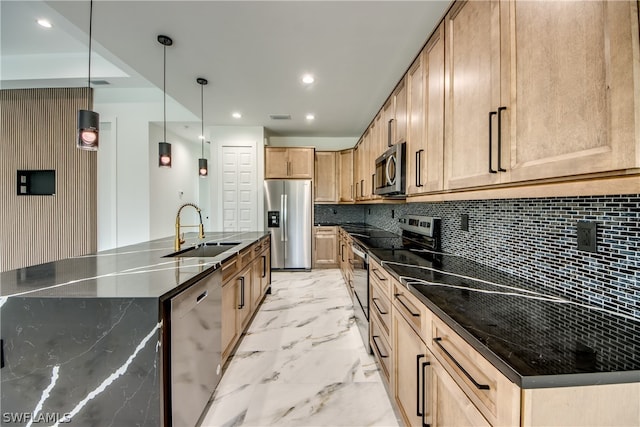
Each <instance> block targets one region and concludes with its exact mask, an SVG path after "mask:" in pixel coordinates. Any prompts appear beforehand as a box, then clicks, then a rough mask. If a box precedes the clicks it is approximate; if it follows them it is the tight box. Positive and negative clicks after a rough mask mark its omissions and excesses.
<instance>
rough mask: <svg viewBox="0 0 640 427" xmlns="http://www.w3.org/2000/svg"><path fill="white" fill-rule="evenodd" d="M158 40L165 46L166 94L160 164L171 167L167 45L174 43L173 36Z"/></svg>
mask: <svg viewBox="0 0 640 427" xmlns="http://www.w3.org/2000/svg"><path fill="white" fill-rule="evenodd" d="M158 42H159V43H160V44H161V45H162V46H163V56H164V62H163V80H162V93H163V94H164V116H163V117H164V118H163V122H162V123H163V129H164V138H163V140H162V142H159V143H158V166H160V167H164V168H170V167H171V144H169V143H168V142H167V46H171V45H172V44H173V40H171V37H168V36H163V35H160V36H158Z"/></svg>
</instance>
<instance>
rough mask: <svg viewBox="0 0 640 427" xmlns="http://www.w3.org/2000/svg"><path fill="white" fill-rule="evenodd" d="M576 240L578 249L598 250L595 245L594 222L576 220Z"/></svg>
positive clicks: (595, 229) (595, 228)
mask: <svg viewBox="0 0 640 427" xmlns="http://www.w3.org/2000/svg"><path fill="white" fill-rule="evenodd" d="M576 228H577V236H576V237H577V240H578V250H579V251H585V252H598V248H597V245H596V231H597V227H596V223H595V222H589V221H578V224H577V226H576Z"/></svg>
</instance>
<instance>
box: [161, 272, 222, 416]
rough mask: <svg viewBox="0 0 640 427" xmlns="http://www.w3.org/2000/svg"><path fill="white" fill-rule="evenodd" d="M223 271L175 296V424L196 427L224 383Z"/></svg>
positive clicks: (173, 351)
mask: <svg viewBox="0 0 640 427" xmlns="http://www.w3.org/2000/svg"><path fill="white" fill-rule="evenodd" d="M221 330H222V272H221V270H220V269H218V270H216V271H214V272H213V273H211V274H210V275H208V276H206V277H204V278H203V279H201V280H199V281H198V282H196V283H195V284H193V285H192V286H190V287H189V288H188V289H186V290H185V291H183V292H181V293H180V294H178V295H176V296H175V297H173V298H172V299H171V326H170V334H171V350H170V355H171V356H170V357H171V362H170V366H171V420H172V421H171V424H172V425H173V426H174V427H183V426H188V427H193V426H195V425H196V422H197V421H198V419H199V418H200V415H201V414H202V412H203V411H204V408H205V407H206V406H207V403H208V401H209V398H210V397H211V395H212V393H213V391H214V389H215V388H216V386H217V385H218V382H220V376H221V367H220V360H221V359H220V358H221V347H222V341H221Z"/></svg>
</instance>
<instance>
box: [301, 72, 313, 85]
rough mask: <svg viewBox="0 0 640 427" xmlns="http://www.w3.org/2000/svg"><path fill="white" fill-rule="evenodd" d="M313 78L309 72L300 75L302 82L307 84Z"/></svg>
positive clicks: (311, 81)
mask: <svg viewBox="0 0 640 427" xmlns="http://www.w3.org/2000/svg"><path fill="white" fill-rule="evenodd" d="M315 80H316V79H314V78H313V76H312V75H311V74H305V75H304V76H302V83H304V84H307V85H310V84H311V83H313V82H314V81H315Z"/></svg>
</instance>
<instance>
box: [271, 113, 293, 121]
mask: <svg viewBox="0 0 640 427" xmlns="http://www.w3.org/2000/svg"><path fill="white" fill-rule="evenodd" d="M269 118H270V119H271V120H291V114H269Z"/></svg>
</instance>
